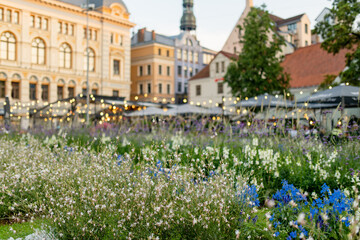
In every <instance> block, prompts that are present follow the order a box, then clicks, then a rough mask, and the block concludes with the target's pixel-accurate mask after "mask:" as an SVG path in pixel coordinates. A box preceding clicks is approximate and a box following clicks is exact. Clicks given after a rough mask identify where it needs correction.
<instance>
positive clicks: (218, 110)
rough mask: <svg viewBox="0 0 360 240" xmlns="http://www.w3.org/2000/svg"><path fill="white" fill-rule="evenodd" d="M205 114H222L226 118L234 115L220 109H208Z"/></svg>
mask: <svg viewBox="0 0 360 240" xmlns="http://www.w3.org/2000/svg"><path fill="white" fill-rule="evenodd" d="M207 114H210V115H222V114H224V115H226V116H229V115H235V113H234V112H230V111H227V110H223V109H222V108H221V107H213V108H209V109H207Z"/></svg>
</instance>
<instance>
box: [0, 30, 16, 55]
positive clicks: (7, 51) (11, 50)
mask: <svg viewBox="0 0 360 240" xmlns="http://www.w3.org/2000/svg"><path fill="white" fill-rule="evenodd" d="M15 55H16V40H15V36H14V34H12V33H10V32H4V33H3V34H1V37H0V58H1V59H5V60H11V61H15Z"/></svg>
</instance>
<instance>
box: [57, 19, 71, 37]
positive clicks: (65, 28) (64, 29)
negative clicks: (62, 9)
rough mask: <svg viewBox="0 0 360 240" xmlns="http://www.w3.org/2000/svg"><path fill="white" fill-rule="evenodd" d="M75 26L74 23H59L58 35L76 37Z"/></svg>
mask: <svg viewBox="0 0 360 240" xmlns="http://www.w3.org/2000/svg"><path fill="white" fill-rule="evenodd" d="M74 29H75V26H74V24H72V23H67V22H63V21H59V23H58V33H61V34H64V35H69V36H74Z"/></svg>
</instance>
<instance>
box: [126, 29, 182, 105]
mask: <svg viewBox="0 0 360 240" xmlns="http://www.w3.org/2000/svg"><path fill="white" fill-rule="evenodd" d="M174 66H175V58H174V46H172V41H169V40H168V38H167V37H165V36H163V35H160V34H157V33H155V31H147V30H146V29H145V28H143V29H140V30H139V31H138V33H137V34H136V35H134V36H133V38H132V48H131V81H132V84H131V100H139V101H147V102H162V103H168V102H174V101H175V92H174V82H175V80H174V79H175V78H174V73H175V70H174Z"/></svg>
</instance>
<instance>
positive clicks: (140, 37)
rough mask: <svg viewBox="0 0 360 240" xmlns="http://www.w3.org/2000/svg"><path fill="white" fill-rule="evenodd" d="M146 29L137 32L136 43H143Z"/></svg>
mask: <svg viewBox="0 0 360 240" xmlns="http://www.w3.org/2000/svg"><path fill="white" fill-rule="evenodd" d="M145 31H146V28H142V29H139V31H138V42H139V43H140V42H144V40H145Z"/></svg>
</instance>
